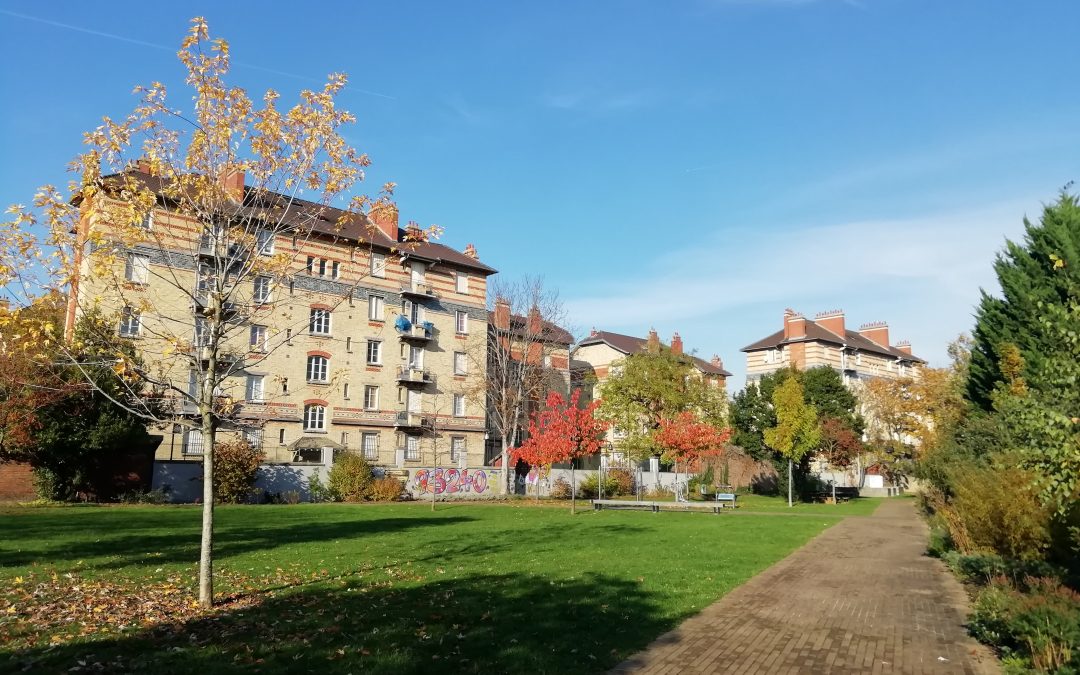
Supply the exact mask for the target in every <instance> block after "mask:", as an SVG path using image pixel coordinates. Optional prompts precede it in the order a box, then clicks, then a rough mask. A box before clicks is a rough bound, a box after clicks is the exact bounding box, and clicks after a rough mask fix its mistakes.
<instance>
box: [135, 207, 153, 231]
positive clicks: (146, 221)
mask: <svg viewBox="0 0 1080 675" xmlns="http://www.w3.org/2000/svg"><path fill="white" fill-rule="evenodd" d="M136 224H137V225H138V226H139V227H141V228H142V229H144V230H149V229H150V228H151V227H153V226H154V212H153V211H147V212H146V215H145V216H143V217H142V220H140V221H139V222H138V223H136Z"/></svg>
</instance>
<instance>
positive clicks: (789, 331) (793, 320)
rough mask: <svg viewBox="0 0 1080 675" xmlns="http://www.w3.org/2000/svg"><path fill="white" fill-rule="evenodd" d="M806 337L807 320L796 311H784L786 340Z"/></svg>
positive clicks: (789, 309)
mask: <svg viewBox="0 0 1080 675" xmlns="http://www.w3.org/2000/svg"><path fill="white" fill-rule="evenodd" d="M804 337H806V318H805V317H804V316H803V315H802V314H799V313H798V312H796V311H795V310H793V309H791V308H790V307H789V308H788V309H785V310H784V339H785V340H794V339H798V338H804Z"/></svg>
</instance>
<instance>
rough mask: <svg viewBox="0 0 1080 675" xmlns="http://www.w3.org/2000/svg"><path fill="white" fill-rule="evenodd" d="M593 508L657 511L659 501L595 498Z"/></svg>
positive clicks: (597, 509) (596, 509)
mask: <svg viewBox="0 0 1080 675" xmlns="http://www.w3.org/2000/svg"><path fill="white" fill-rule="evenodd" d="M592 504H593V510H594V511H599V510H601V509H605V508H606V509H645V510H648V511H657V510H659V509H658V508H657V506H656V505H657V502H645V501H631V500H628V499H594V500H592Z"/></svg>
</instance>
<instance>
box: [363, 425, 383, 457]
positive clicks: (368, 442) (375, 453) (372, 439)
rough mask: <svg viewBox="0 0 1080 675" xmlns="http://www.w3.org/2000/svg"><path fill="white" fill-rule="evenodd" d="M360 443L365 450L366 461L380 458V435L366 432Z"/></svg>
mask: <svg viewBox="0 0 1080 675" xmlns="http://www.w3.org/2000/svg"><path fill="white" fill-rule="evenodd" d="M360 443H361V446H362V447H363V448H364V459H378V458H379V434H375V433H369V432H365V433H364V434H363V435H362V436H361V437H360Z"/></svg>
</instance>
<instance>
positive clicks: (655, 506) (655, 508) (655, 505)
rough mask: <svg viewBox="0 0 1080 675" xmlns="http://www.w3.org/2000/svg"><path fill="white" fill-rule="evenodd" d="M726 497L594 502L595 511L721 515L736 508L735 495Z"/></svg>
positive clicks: (600, 500)
mask: <svg viewBox="0 0 1080 675" xmlns="http://www.w3.org/2000/svg"><path fill="white" fill-rule="evenodd" d="M723 496H725V497H731V499H717V500H716V501H708V502H653V501H631V500H629V499H594V500H592V505H593V510H595V511H600V510H601V509H641V510H647V511H652V512H653V513H659V512H660V511H712V512H713V513H720V512H721V511H723V510H724V509H725V508H726V505H728V504H730V505H731V508H735V495H733V494H724V495H723Z"/></svg>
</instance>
